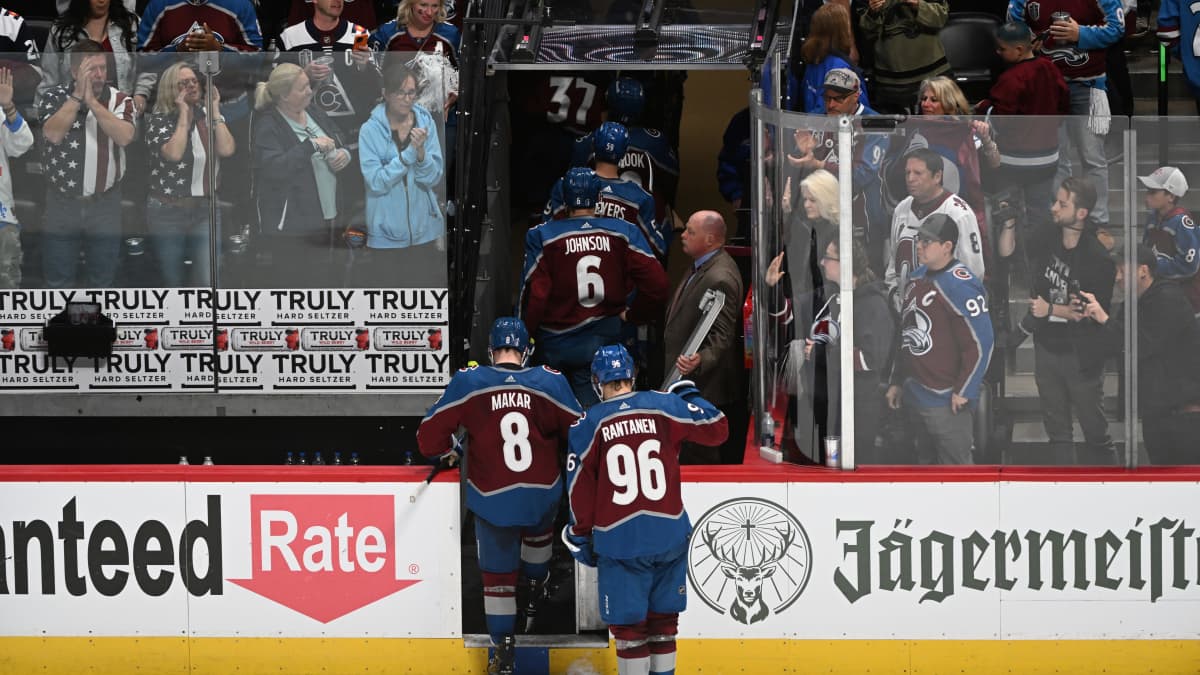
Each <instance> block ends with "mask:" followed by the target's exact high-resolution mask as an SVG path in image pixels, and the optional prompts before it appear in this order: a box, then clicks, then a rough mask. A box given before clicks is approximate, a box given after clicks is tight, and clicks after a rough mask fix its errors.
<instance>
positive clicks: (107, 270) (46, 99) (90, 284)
mask: <svg viewBox="0 0 1200 675" xmlns="http://www.w3.org/2000/svg"><path fill="white" fill-rule="evenodd" d="M68 53H69V58H70V61H71V83H70V84H60V85H58V86H57V87H53V88H51V89H49V90H47V91H46V93H45V94H43V95H42V99H41V102H40V103H39V105H38V117H39V118H40V120H41V123H42V137H43V140H45V147H44V148H43V151H44V153H45V158H44V159H45V172H46V177H47V179H48V180H47V189H46V228H45V232H44V234H43V236H42V268H43V275H44V281H45V283H46V286H47V287H48V288H71V287H74V286H75V284H76V282H77V280H78V279H77V277H76V268H77V266H78V263H79V252H80V250H81V249H82V250H83V251H84V252H85V255H86V267H85V271H84V276H83V286H84V287H87V288H108V287H110V286H112V283H113V280H114V279H115V277H116V271H117V256H118V255H119V254H120V248H121V179H122V178H123V177H124V173H125V166H126V162H125V146H127V145H129V144H130V143H132V142H133V137H134V116H135V112H134V108H133V100H132V99H131V98H130V97H129V95H128V94H126V93H125V92H122V91H119V90H117V89H115V88H113V87H110V86H108V84H107V81H108V63H107V59H106V58H105V56H104V49H103V48H102V47H101V46H100V45H99V44H97V43H96V42H95V41H94V40H91V39H82V40H79V41H78V42H76V43H75V45H74V46H73V47H71V50H70V52H68Z"/></svg>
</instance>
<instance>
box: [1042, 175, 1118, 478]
mask: <svg viewBox="0 0 1200 675" xmlns="http://www.w3.org/2000/svg"><path fill="white" fill-rule="evenodd" d="M1096 198H1097V195H1096V189H1095V188H1094V187H1092V185H1091V184H1090V183H1089V182H1088V181H1087V180H1086V179H1083V178H1076V177H1073V176H1072V177H1069V178H1067V179H1066V180H1064V181H1063V183H1062V186H1061V187H1059V189H1058V193H1057V195H1056V196H1055V200H1054V205H1053V206H1052V207H1051V209H1050V212H1051V214H1052V215H1053V217H1054V222H1055V224H1056V225H1057V226H1058V227H1057V228H1054V229H1048V230H1044V237H1043V238H1042V240H1041V241H1038V242H1036V244H1035V246H1034V247H1033V248H1032V250H1033V254H1032V265H1031V268H1030V269H1031V271H1032V273H1033V278H1032V279H1031V283H1030V292H1031V294H1032V296H1033V299H1032V301H1031V303H1030V308H1029V315H1028V316H1027V317H1026V318H1025V319H1023V320H1022V321H1021V324H1020V326H1021V330H1022V331H1024V332H1025V333H1026V334H1032V335H1033V344H1034V359H1035V360H1034V377H1035V380H1036V382H1037V387H1038V395H1039V396H1040V404H1041V409H1042V421H1043V423H1044V425H1045V427H1046V435H1047V436H1048V437H1049V439H1050V451H1051V458H1050V459H1051V461H1052V462H1053V463H1056V464H1073V463H1075V462H1077V461H1078V462H1081V463H1086V464H1091V463H1099V464H1111V463H1112V462H1113V461H1114V460H1115V459H1116V455H1115V450H1114V448H1113V444H1112V439H1111V438H1110V437H1109V435H1108V420H1107V419H1105V417H1104V408H1103V398H1104V391H1103V386H1102V383H1103V375H1104V362H1105V360H1106V354H1105V351H1104V349H1103V348H1102V346H1101V345H1102V341H1101V340H1100V339H1099V337H1100V332H1101V331H1100V327H1099V326H1098V325H1097V324H1096V323H1095V322H1093V321H1090V320H1085V319H1086V308H1085V307H1084V306H1083V303H1082V298H1081V296H1080V292H1081V291H1086V292H1088V293H1089V294H1090V295H1091V297H1092V298H1093V299H1095V300H1096V301H1097V302H1099V303H1100V305H1102V306H1103V307H1104V309H1105V310H1107V309H1108V306H1109V303H1110V302H1111V301H1112V289H1113V281H1114V279H1115V277H1116V268H1115V267H1114V265H1113V262H1112V260H1111V259H1110V258H1109V255H1108V251H1107V250H1105V248H1104V247H1103V246H1102V245H1101V244H1100V242H1099V241H1097V240H1096V238H1095V236H1093V235H1092V233H1091V232H1089V231H1088V230H1089V229H1090V224H1089V223H1088V215H1089V213H1090V212H1091V208H1092V206H1093V205H1094V204H1095V203H1096ZM1072 413H1074V416H1075V418H1076V419H1077V420H1078V422H1079V426H1080V427H1081V428H1082V429H1083V437H1084V443H1085V445H1084V447H1083V451H1082V452H1078V453H1077V452H1076V451H1075V446H1074V440H1073V438H1074V435H1075V431H1074V424H1073V423H1072Z"/></svg>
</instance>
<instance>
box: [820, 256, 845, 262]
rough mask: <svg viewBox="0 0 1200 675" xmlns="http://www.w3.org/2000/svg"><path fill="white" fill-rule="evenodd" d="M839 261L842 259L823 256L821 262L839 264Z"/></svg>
mask: <svg viewBox="0 0 1200 675" xmlns="http://www.w3.org/2000/svg"><path fill="white" fill-rule="evenodd" d="M839 260H841V258H835V257H833V256H831V255H823V256H821V262H837V261H839Z"/></svg>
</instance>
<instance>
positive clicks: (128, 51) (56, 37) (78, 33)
mask: <svg viewBox="0 0 1200 675" xmlns="http://www.w3.org/2000/svg"><path fill="white" fill-rule="evenodd" d="M137 25H138V18H137V15H136V14H134V13H133V12H131V11H130V10H129V9H127V8H126V7H125V5H123V4H121V3H120V2H112V0H71V4H70V5H69V6H68V7H67V8H66V11H64V12H63V13H62V15H61V16H59V17H58V20H57V21H55V22H54V26H53V27H52V28H51V29H50V35H49V37H48V38H47V39H46V46H45V49H44V50H43V51H42V83H41V84H40V85H38V97H39V98H40V97H41V96H43V95H44V94H45V92H46V91H48V90H49V89H50V88H52V87H57V86H58V85H59V84H61V83H63V82H67V81H69V80H70V79H71V64H70V61H69V59H67V58H65V56H66V53H67V51H68V50H70V49H71V47H72V46H73V45H74V44H75V43H76V42H77V41H79V40H81V39H85V38H86V39H90V40H93V41H95V42H96V43H97V44H99V45H100V46H101V47H102V48H103V49H104V51H105V53H106V54H107V59H108V77H109V84H110V85H111V86H115V87H116V88H117V91H127V92H129V91H133V86H134V74H135V72H136V66H137V64H136V63H135V62H134V54H133V52H134V48H135V46H136V43H135V42H134V39H135V38H136V37H137ZM135 102H136V101H135ZM144 105H145V102H144V101H143V106H144ZM138 110H139V111H140V110H141V108H138Z"/></svg>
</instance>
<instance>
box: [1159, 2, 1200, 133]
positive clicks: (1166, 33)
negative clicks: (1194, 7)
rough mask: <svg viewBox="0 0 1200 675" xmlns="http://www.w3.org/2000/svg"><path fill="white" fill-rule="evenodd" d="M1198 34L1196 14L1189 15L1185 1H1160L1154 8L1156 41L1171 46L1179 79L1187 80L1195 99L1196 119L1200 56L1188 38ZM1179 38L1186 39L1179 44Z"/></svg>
mask: <svg viewBox="0 0 1200 675" xmlns="http://www.w3.org/2000/svg"><path fill="white" fill-rule="evenodd" d="M1197 33H1200V14H1197V13H1195V12H1193V11H1191V3H1190V2H1186V1H1185V0H1162V5H1160V6H1159V8H1158V39H1159V41H1161V42H1165V43H1167V44H1168V45H1170V46H1171V49H1172V51H1174V53H1175V56H1176V57H1177V58H1178V59H1179V60H1180V61H1181V62H1182V63H1183V76H1184V78H1186V79H1187V83H1188V87H1189V88H1190V89H1191V91H1192V97H1193V98H1195V99H1196V114H1198V115H1200V54H1197V53H1196V48H1197V46H1198V45H1197V44H1196V41H1195V40H1194V39H1193V37H1192V36H1194V35H1196V34H1197ZM1180 35H1187V36H1188V39H1186V40H1180V39H1179V36H1180Z"/></svg>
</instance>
